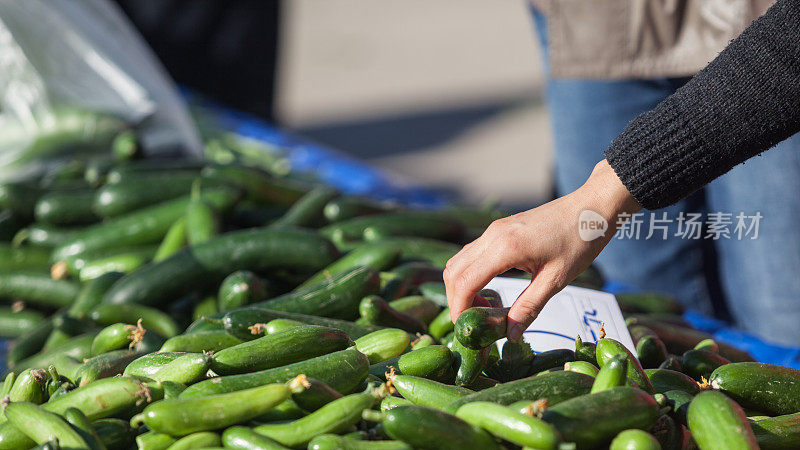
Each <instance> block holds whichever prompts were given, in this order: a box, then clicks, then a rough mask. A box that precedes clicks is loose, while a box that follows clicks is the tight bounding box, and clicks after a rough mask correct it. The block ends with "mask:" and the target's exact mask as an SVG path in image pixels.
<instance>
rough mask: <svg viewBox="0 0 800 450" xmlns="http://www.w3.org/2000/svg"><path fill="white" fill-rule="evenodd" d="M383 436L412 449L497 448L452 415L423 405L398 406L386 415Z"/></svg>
mask: <svg viewBox="0 0 800 450" xmlns="http://www.w3.org/2000/svg"><path fill="white" fill-rule="evenodd" d="M383 427H384V429H385V431H386V433H387V434H388V435H389V436H390V437H391V438H392V439H397V440H399V441H403V442H405V443H407V444H409V445H411V446H412V447H414V448H423V449H434V448H435V449H442V450H450V449H454V450H463V449H465V448H480V449H500V448H501V447H500V445H499V444H497V443H496V442H495V441H494V440H493V439H492V437H491V436H490V435H489V434H488V433H486V432H485V431H483V430H481V429H480V428H477V427H474V426H472V425H470V424H468V423H467V422H465V421H463V420H461V419H459V418H458V417H456V416H453V415H451V414H448V413H446V412H443V411H439V410H436V409H432V408H426V407H423V406H398V407H397V408H393V409H390V410H389V411H387V412H386V418H385V419H384V421H383Z"/></svg>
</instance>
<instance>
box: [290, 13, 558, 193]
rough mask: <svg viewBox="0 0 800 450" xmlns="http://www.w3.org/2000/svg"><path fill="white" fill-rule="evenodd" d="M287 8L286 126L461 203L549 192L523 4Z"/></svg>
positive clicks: (547, 149) (537, 80) (533, 53)
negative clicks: (446, 192)
mask: <svg viewBox="0 0 800 450" xmlns="http://www.w3.org/2000/svg"><path fill="white" fill-rule="evenodd" d="M286 6H287V8H286V11H285V17H284V20H283V24H284V29H283V35H282V37H283V45H282V48H281V67H282V70H281V73H280V81H279V86H280V88H279V92H281V97H280V99H279V114H280V117H281V119H282V121H283V122H284V123H285V124H287V125H288V126H289V127H291V128H293V129H296V130H298V131H300V132H302V133H305V134H306V135H309V136H312V137H314V138H316V139H317V140H319V141H322V142H324V143H328V144H331V145H333V146H336V147H338V148H340V149H342V150H346V151H348V152H350V153H352V154H354V155H357V156H358V157H361V158H363V159H365V160H368V161H369V162H371V163H373V164H375V165H377V166H380V167H384V168H387V169H389V170H391V171H393V172H395V173H398V174H400V175H402V176H403V177H405V178H407V179H409V180H411V181H415V182H419V183H423V184H426V185H429V186H435V187H438V188H442V189H447V190H450V191H452V192H455V193H457V194H458V195H459V196H461V197H462V198H464V199H466V200H468V201H480V200H483V199H485V198H487V197H488V198H496V199H499V200H501V201H502V202H504V203H506V204H509V205H515V206H528V205H533V204H537V203H540V202H541V201H543V200H544V199H546V198H547V197H548V195H549V192H550V172H551V170H550V169H551V138H550V133H549V124H548V121H547V112H546V111H545V109H544V108H543V105H542V74H541V70H540V54H539V51H538V48H537V43H536V41H535V39H534V33H533V28H532V25H531V21H530V18H529V16H528V11H527V3H526V2H525V0H501V1H492V2H488V1H485V0H459V1H454V0H406V1H403V2H396V1H389V0H372V1H369V2H364V1H359V0H328V1H325V2H319V1H313V0H293V1H291V2H286Z"/></svg>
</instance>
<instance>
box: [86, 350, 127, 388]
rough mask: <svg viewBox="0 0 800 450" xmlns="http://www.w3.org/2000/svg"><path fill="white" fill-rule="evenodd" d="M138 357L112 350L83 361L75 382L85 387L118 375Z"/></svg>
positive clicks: (125, 351) (123, 351)
mask: <svg viewBox="0 0 800 450" xmlns="http://www.w3.org/2000/svg"><path fill="white" fill-rule="evenodd" d="M139 356H140V355H139V354H138V353H136V352H134V351H131V350H113V351H110V352H107V353H103V354H102V355H97V356H94V357H92V358H89V359H87V360H86V361H84V363H83V365H81V367H80V368H79V369H78V371H77V372H76V374H75V382H76V383H80V384H79V385H80V386H85V385H87V384H89V383H91V382H94V381H97V380H99V379H101V378H108V377H113V376H116V375H119V374H121V373H122V371H123V370H125V367H127V366H128V364H130V363H131V361H133V360H134V359H136V358H138V357H139Z"/></svg>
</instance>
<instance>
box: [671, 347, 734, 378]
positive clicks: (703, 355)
mask: <svg viewBox="0 0 800 450" xmlns="http://www.w3.org/2000/svg"><path fill="white" fill-rule="evenodd" d="M725 364H730V361H728V360H727V359H725V358H723V357H722V356H719V355H718V354H716V353H714V352H710V351H708V350H689V351H687V352H686V353H684V354H683V357H682V358H681V367H682V368H683V371H684V372H685V373H686V374H687V375H689V376H691V377H692V378H694V379H695V380H699V379H700V378H708V377H709V376H710V375H711V372H713V371H714V369H716V368H717V367H720V366H722V365H725Z"/></svg>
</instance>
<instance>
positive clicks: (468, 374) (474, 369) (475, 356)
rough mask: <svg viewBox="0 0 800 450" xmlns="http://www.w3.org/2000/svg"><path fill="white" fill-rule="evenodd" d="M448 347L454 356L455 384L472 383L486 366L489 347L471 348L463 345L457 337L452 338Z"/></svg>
mask: <svg viewBox="0 0 800 450" xmlns="http://www.w3.org/2000/svg"><path fill="white" fill-rule="evenodd" d="M450 349H451V350H452V351H453V355H455V357H456V363H455V364H456V379H455V383H456V385H458V386H467V385H469V384H472V382H474V381H475V380H476V379H477V378H478V376H480V374H481V372H483V369H484V368H485V367H486V362H487V361H488V360H489V348H484V349H480V350H472V349H470V348H466V347H464V346H463V345H462V344H461V342H460V341H459V340H458V339H453V341H452V342H451V343H450Z"/></svg>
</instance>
